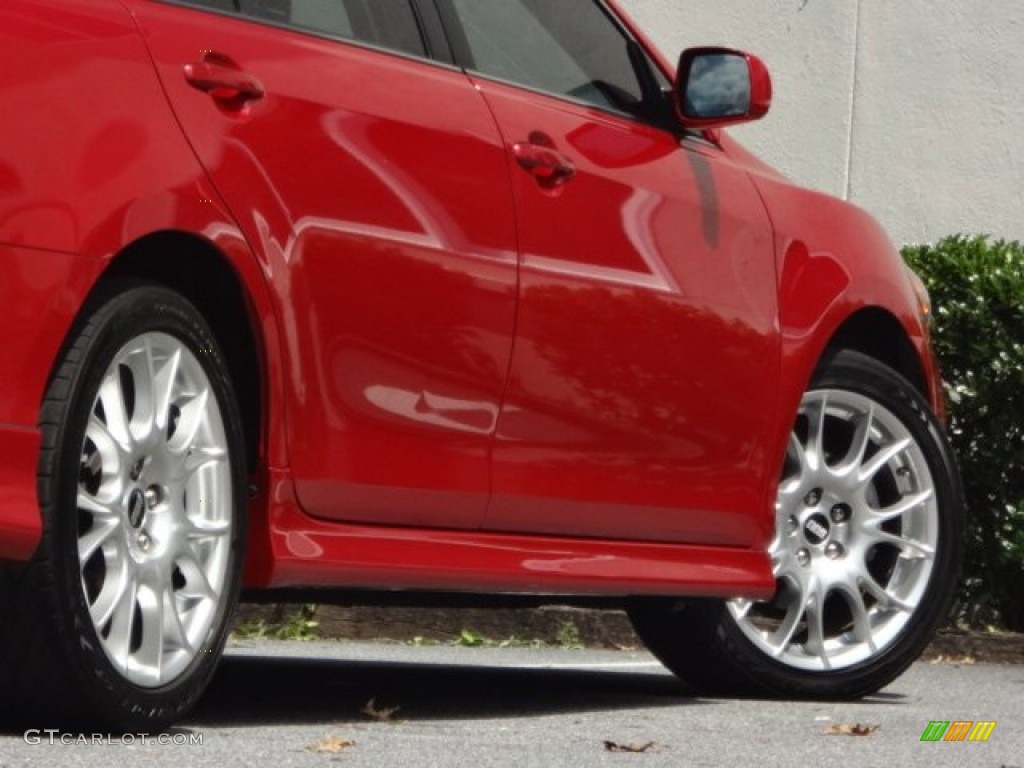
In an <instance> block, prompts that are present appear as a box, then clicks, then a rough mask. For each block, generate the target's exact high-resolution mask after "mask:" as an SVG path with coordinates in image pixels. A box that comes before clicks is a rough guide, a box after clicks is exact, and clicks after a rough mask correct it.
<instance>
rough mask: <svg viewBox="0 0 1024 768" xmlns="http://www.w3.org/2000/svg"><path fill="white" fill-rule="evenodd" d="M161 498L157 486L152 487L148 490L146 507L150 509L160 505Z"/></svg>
mask: <svg viewBox="0 0 1024 768" xmlns="http://www.w3.org/2000/svg"><path fill="white" fill-rule="evenodd" d="M160 498H161V494H160V489H159V488H157V487H156V486H155V485H151V486H149V488H147V489H146V506H147V507H149V508H150V509H152V508H153V507H155V506H156V505H157V504H159V503H160Z"/></svg>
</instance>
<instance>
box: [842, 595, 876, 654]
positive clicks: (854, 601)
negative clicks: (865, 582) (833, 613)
mask: <svg viewBox="0 0 1024 768" xmlns="http://www.w3.org/2000/svg"><path fill="white" fill-rule="evenodd" d="M842 593H843V596H844V597H845V598H846V603H847V605H848V606H849V608H850V615H851V616H852V617H853V634H854V636H855V637H856V638H857V641H858V642H861V643H864V644H866V645H867V647H868V648H869V649H870V650H871V652H872V653H874V652H876V651H877V650H878V646H877V644H876V643H875V636H874V632H873V631H872V629H871V617H870V616H869V615H868V607H867V604H866V603H865V602H864V595H862V594H861V591H860V588H859V585H856V584H854V585H849V586H847V587H846V588H845V589H843V590H842Z"/></svg>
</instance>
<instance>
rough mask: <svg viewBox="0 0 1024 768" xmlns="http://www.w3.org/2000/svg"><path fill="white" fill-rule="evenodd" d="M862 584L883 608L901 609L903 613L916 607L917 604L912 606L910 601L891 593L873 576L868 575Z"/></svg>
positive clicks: (909, 611)
mask: <svg viewBox="0 0 1024 768" xmlns="http://www.w3.org/2000/svg"><path fill="white" fill-rule="evenodd" d="M861 586H863V588H864V589H865V590H866V591H867V593H868V594H869V595H871V596H872V597H873V598H875V600H877V601H878V603H879V605H881V606H882V607H883V608H886V609H890V610H896V611H901V612H903V613H911V612H913V610H914V608H915V606H912V605H910V604H909V603H906V602H904V601H903V600H900V599H899V598H898V597H896V596H895V595H892V594H890V593H889V592H888V591H887V590H886V589H885V587H883V586H882V585H881V584H879V583H878V582H877V581H875V580H874V578H872V577H871V576H868V577H866V578H865V579H864V581H863V582H862V584H861Z"/></svg>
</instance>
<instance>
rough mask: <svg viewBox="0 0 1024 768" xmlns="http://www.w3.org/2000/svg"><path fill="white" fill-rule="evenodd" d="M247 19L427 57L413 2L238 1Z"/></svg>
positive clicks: (401, 0)
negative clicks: (261, 20) (255, 19)
mask: <svg viewBox="0 0 1024 768" xmlns="http://www.w3.org/2000/svg"><path fill="white" fill-rule="evenodd" d="M238 2H239V9H240V10H241V12H242V14H243V15H245V16H250V17H254V18H258V19H265V20H267V21H272V22H275V23H277V24H285V25H288V26H290V27H296V28H298V29H305V30H310V31H313V32H320V33H323V34H327V35H332V36H335V37H344V38H348V39H350V40H358V41H360V42H364V43H370V44H372V45H379V46H381V47H382V48H389V49H391V50H395V51H400V52H402V53H408V54H411V55H413V56H426V55H427V52H426V46H425V45H424V42H423V36H422V34H421V33H420V28H419V24H418V23H417V21H416V13H415V11H414V10H413V7H412V3H411V0H238Z"/></svg>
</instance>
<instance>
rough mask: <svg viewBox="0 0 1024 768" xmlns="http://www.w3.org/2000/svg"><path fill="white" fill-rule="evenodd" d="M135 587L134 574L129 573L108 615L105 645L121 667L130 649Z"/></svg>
mask: <svg viewBox="0 0 1024 768" xmlns="http://www.w3.org/2000/svg"><path fill="white" fill-rule="evenodd" d="M137 589H138V587H137V582H136V580H135V574H134V573H130V574H129V577H128V579H127V580H126V582H125V585H124V589H122V590H121V591H120V594H119V595H118V597H117V603H116V605H114V609H113V611H112V613H111V617H110V634H109V635H108V636H107V642H106V645H107V648H109V649H110V651H111V653H112V654H113V655H114V661H115V662H116V663H117V664H118V666H120V667H122V668H124V667H126V666H127V663H128V654H129V652H130V651H131V643H132V627H134V626H135V595H136V592H137Z"/></svg>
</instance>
